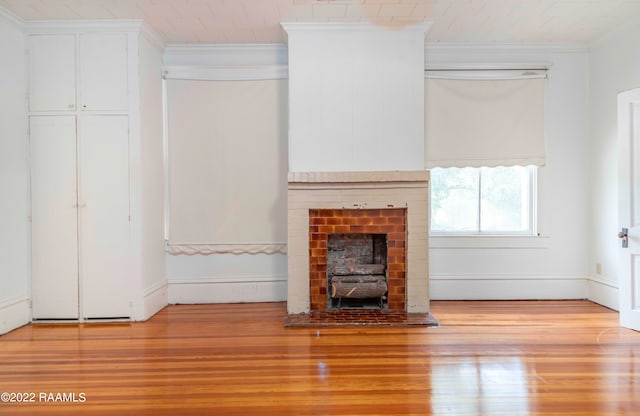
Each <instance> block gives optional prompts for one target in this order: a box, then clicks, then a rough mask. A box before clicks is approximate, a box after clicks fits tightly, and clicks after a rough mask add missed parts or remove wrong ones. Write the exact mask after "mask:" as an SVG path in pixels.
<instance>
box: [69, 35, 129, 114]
mask: <svg viewBox="0 0 640 416" xmlns="http://www.w3.org/2000/svg"><path fill="white" fill-rule="evenodd" d="M79 42H80V46H79V48H80V54H79V59H80V109H81V110H83V111H104V110H116V111H117V110H120V111H124V110H127V107H128V105H127V102H128V96H127V95H128V86H127V36H126V35H124V34H112V33H107V34H94V33H92V34H82V35H80V41H79Z"/></svg>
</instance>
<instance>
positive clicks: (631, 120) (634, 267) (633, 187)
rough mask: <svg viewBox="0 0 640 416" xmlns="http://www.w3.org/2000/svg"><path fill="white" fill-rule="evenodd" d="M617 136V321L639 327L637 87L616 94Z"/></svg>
mask: <svg viewBox="0 0 640 416" xmlns="http://www.w3.org/2000/svg"><path fill="white" fill-rule="evenodd" d="M618 136H619V146H620V157H619V164H620V174H619V186H620V189H619V196H618V198H619V222H620V224H619V225H620V232H621V233H622V234H620V236H621V248H620V249H619V250H620V277H619V279H620V282H619V283H620V286H619V293H620V325H622V326H624V327H627V328H632V329H635V330H637V331H640V88H638V89H634V90H631V91H626V92H623V93H620V94H619V95H618ZM623 229H626V230H624V231H623ZM624 234H626V235H627V237H626V241H627V242H628V248H624V247H622V245H623V243H624V242H625V238H624Z"/></svg>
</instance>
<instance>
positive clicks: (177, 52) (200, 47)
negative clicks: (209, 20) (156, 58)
mask: <svg viewBox="0 0 640 416" xmlns="http://www.w3.org/2000/svg"><path fill="white" fill-rule="evenodd" d="M288 57H289V56H288V51H287V47H286V46H285V45H284V44H281V43H265V44H169V45H167V46H166V48H165V52H164V64H165V65H166V66H167V67H171V66H209V67H240V68H242V67H266V66H273V67H277V66H283V65H284V66H286V65H287V62H288Z"/></svg>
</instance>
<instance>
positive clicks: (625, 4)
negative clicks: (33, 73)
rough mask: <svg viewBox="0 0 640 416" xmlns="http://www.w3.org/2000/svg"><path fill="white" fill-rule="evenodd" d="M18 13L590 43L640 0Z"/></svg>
mask: <svg viewBox="0 0 640 416" xmlns="http://www.w3.org/2000/svg"><path fill="white" fill-rule="evenodd" d="M0 6H4V7H5V8H6V9H8V10H10V11H12V12H13V13H14V14H16V15H18V16H19V17H21V18H22V19H24V20H41V19H114V18H117V19H144V20H145V21H146V22H147V23H148V24H150V25H151V26H152V27H153V28H154V29H155V30H156V31H158V32H159V33H160V34H161V35H163V36H164V37H165V40H166V41H167V42H168V43H207V44H210V43H283V42H284V41H285V38H284V32H283V30H282V28H281V26H280V24H279V23H280V22H285V21H288V22H291V21H305V22H306V21H311V22H325V21H336V22H359V21H365V22H372V23H375V24H380V25H385V26H403V25H407V24H412V23H419V22H424V21H431V22H432V27H431V29H430V30H429V32H428V34H427V41H428V42H447V43H449V42H457V43H459V42H461V43H536V44H541V43H542V44H544V43H562V44H566V43H589V42H592V41H594V40H596V39H597V38H599V37H600V36H602V35H603V34H605V33H606V32H607V31H609V30H610V29H612V28H614V27H616V26H619V25H621V24H624V23H626V22H630V21H633V20H634V19H635V20H638V19H639V18H640V0H0Z"/></svg>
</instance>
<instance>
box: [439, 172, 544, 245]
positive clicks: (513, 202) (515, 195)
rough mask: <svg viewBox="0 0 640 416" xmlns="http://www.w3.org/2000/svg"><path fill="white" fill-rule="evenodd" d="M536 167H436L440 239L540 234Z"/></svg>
mask: <svg viewBox="0 0 640 416" xmlns="http://www.w3.org/2000/svg"><path fill="white" fill-rule="evenodd" d="M536 173H537V169H536V167H535V166H527V167H523V166H510V167H495V168H487V167H483V168H434V169H432V170H431V233H432V234H434V235H533V234H535V188H536Z"/></svg>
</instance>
